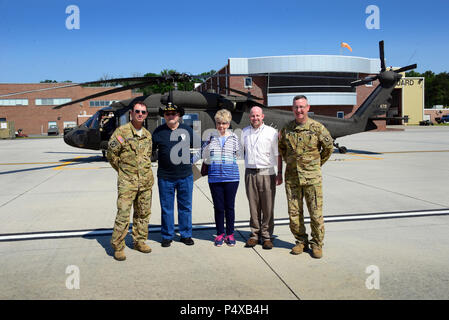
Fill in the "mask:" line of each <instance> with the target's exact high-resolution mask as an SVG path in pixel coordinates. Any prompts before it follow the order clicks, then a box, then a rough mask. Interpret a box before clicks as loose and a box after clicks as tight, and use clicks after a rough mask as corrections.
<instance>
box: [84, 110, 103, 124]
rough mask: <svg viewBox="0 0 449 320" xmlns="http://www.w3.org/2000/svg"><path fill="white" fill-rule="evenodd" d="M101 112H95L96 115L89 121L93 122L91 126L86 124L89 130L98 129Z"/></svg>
mask: <svg viewBox="0 0 449 320" xmlns="http://www.w3.org/2000/svg"><path fill="white" fill-rule="evenodd" d="M99 118H100V112H95V114H94V115H93V116H92V117H91V118H90V119H89V121H90V120H91V122H90V124H89V125H88V124H87V122H86V126H87V127H89V128H98V126H99V121H100V119H99Z"/></svg>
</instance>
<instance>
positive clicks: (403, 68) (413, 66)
mask: <svg viewBox="0 0 449 320" xmlns="http://www.w3.org/2000/svg"><path fill="white" fill-rule="evenodd" d="M417 67H418V65H417V64H416V63H415V64H411V65H409V66H406V67H402V68H399V69H397V70H394V72H397V73H399V72H404V71H408V70H412V69H416V68H417Z"/></svg>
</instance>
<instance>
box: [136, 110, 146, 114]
mask: <svg viewBox="0 0 449 320" xmlns="http://www.w3.org/2000/svg"><path fill="white" fill-rule="evenodd" d="M134 112H135V113H141V114H147V112H146V111H145V110H134Z"/></svg>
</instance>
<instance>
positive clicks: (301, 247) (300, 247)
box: [290, 242, 309, 255]
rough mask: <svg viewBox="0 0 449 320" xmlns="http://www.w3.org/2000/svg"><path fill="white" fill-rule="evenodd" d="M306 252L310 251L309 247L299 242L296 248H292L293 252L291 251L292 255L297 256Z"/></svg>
mask: <svg viewBox="0 0 449 320" xmlns="http://www.w3.org/2000/svg"><path fill="white" fill-rule="evenodd" d="M305 250H309V246H308V245H307V243H302V242H297V243H296V246H294V247H293V248H292V251H290V253H291V254H295V255H296V254H301V253H303V252H304V251H305Z"/></svg>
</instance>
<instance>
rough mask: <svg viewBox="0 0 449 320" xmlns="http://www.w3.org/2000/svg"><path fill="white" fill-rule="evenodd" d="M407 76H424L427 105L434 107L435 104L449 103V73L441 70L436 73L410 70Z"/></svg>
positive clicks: (445, 104) (427, 106)
mask: <svg viewBox="0 0 449 320" xmlns="http://www.w3.org/2000/svg"><path fill="white" fill-rule="evenodd" d="M405 75H406V76H407V77H424V79H425V85H424V88H425V89H424V91H425V92H424V95H425V107H426V108H432V106H434V105H444V106H447V105H449V73H447V72H441V73H439V74H435V73H434V72H432V71H430V70H428V71H426V72H424V73H418V72H416V71H410V72H407V73H406V74H405Z"/></svg>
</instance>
